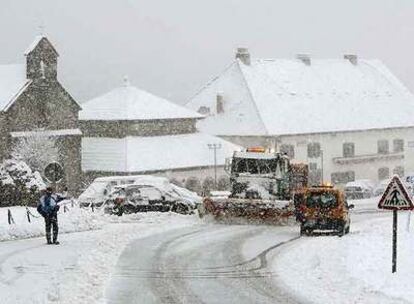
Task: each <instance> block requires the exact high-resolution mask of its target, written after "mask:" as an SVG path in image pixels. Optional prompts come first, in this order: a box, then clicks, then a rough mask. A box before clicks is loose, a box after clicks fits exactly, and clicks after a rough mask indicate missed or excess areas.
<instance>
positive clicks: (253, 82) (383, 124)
mask: <svg viewBox="0 0 414 304" xmlns="http://www.w3.org/2000/svg"><path fill="white" fill-rule="evenodd" d="M218 93H219V94H220V95H221V96H222V97H223V100H224V112H223V113H219V114H217V113H216V110H215V109H216V106H215V103H216V96H217V94H218ZM413 105H414V98H413V96H412V94H411V93H410V92H409V91H408V90H407V89H406V88H405V87H404V85H403V84H402V83H401V82H400V81H399V80H398V79H397V78H396V77H395V76H394V75H393V74H392V73H391V72H390V71H389V70H388V69H387V67H386V66H385V65H384V64H382V63H381V61H379V60H365V59H358V62H357V63H356V64H352V63H350V62H349V61H348V60H345V59H312V62H311V64H310V65H306V64H304V63H303V62H301V61H300V60H297V59H275V60H252V61H251V64H250V65H246V64H243V63H242V62H241V61H240V60H236V61H235V62H234V63H233V64H232V65H231V66H230V67H229V68H227V69H226V70H225V71H224V72H223V73H222V74H221V75H220V76H218V77H216V78H215V79H214V80H213V81H211V82H210V83H209V84H207V85H206V86H205V87H204V88H202V89H201V90H200V91H199V92H198V93H197V94H196V95H195V96H194V97H193V98H192V99H191V100H190V101H189V102H188V104H187V106H189V107H190V108H192V109H194V110H198V109H199V108H200V107H207V108H209V109H211V113H210V114H211V115H209V116H208V117H206V119H204V120H202V121H199V122H198V126H199V128H200V130H201V131H203V132H208V133H210V134H215V135H290V134H307V133H323V132H339V131H356V130H367V129H383V128H396V127H407V126H413V125H414V120H413V117H414V106H413ZM384 113H387V115H384ZM364 114H367V115H364Z"/></svg>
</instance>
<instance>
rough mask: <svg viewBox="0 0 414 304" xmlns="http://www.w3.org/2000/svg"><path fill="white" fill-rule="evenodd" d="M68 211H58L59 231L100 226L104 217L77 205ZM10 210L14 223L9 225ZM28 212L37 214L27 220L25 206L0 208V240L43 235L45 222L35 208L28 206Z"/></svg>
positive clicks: (97, 227)
mask: <svg viewBox="0 0 414 304" xmlns="http://www.w3.org/2000/svg"><path fill="white" fill-rule="evenodd" d="M68 208H69V210H68V212H66V213H64V212H63V207H61V211H59V215H58V221H59V233H68V232H76V231H86V230H93V229H99V228H102V226H103V224H104V219H103V218H102V217H101V216H100V215H98V214H97V213H92V212H90V211H89V210H85V209H81V208H78V207H73V208H72V207H68ZM8 210H10V211H11V213H12V216H13V219H14V224H12V225H9V224H8V220H7V211H8ZM29 210H30V212H31V213H32V214H33V215H35V216H37V217H31V222H30V223H29V222H28V219H27V214H26V208H25V207H9V208H0V241H6V240H14V239H23V238H31V237H39V236H44V235H45V224H44V220H43V218H42V217H40V216H39V214H38V213H37V211H36V209H35V208H29Z"/></svg>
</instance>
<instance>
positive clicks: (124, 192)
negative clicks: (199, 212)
mask: <svg viewBox="0 0 414 304" xmlns="http://www.w3.org/2000/svg"><path fill="white" fill-rule="evenodd" d="M105 205H106V206H105V209H104V210H105V212H106V213H114V214H119V213H120V210H122V211H121V213H137V212H150V211H155V212H169V211H172V212H177V213H181V214H191V213H193V212H194V209H195V207H196V205H195V203H194V202H192V201H191V200H188V199H186V198H183V197H180V196H178V195H174V194H173V193H168V192H165V191H162V190H161V189H159V188H157V187H156V186H154V185H142V184H140V185H135V184H133V185H123V186H117V187H115V189H114V190H113V192H112V193H111V194H110V195H109V199H108V200H107V201H106V202H105Z"/></svg>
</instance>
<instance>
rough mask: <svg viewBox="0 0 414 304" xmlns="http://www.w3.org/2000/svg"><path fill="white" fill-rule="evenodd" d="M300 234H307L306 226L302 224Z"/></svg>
mask: <svg viewBox="0 0 414 304" xmlns="http://www.w3.org/2000/svg"><path fill="white" fill-rule="evenodd" d="M300 235H305V228H304V227H303V225H300Z"/></svg>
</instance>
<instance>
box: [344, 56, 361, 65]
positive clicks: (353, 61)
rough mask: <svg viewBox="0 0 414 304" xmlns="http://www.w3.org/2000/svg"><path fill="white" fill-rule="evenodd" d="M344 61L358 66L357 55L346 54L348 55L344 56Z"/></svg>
mask: <svg viewBox="0 0 414 304" xmlns="http://www.w3.org/2000/svg"><path fill="white" fill-rule="evenodd" d="M344 59H345V60H349V62H350V63H352V64H353V65H357V64H358V56H357V55H353V54H346V55H344Z"/></svg>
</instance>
